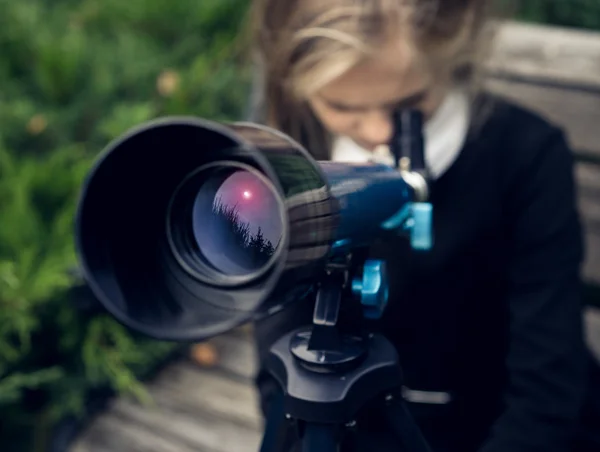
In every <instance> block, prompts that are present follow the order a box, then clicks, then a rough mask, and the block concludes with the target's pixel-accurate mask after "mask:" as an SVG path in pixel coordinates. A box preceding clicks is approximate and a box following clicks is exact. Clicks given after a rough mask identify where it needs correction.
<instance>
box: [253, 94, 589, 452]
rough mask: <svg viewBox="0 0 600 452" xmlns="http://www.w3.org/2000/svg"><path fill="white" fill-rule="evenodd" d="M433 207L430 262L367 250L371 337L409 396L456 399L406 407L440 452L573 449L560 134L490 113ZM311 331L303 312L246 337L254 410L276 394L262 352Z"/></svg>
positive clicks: (399, 250)
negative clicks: (378, 293)
mask: <svg viewBox="0 0 600 452" xmlns="http://www.w3.org/2000/svg"><path fill="white" fill-rule="evenodd" d="M431 201H432V203H433V206H434V235H435V247H434V248H433V250H432V251H430V252H428V253H420V254H416V253H413V252H412V251H411V250H410V249H409V248H408V245H407V243H406V241H405V240H404V239H402V238H399V239H398V240H397V241H395V242H393V243H391V242H389V241H388V242H386V243H384V244H379V245H375V246H373V249H372V250H371V253H372V255H373V256H377V257H380V258H385V259H386V260H387V263H388V269H389V274H390V280H391V287H390V301H389V304H388V308H387V311H386V312H385V315H384V317H383V319H382V320H381V321H379V322H377V325H376V328H377V329H378V330H379V331H381V332H383V333H384V334H385V335H386V336H387V338H388V339H390V340H391V341H392V342H393V343H394V345H395V346H396V347H397V350H398V352H399V355H400V358H401V361H402V367H403V371H404V373H405V382H404V383H405V385H406V386H407V387H408V388H410V389H413V390H423V391H436V392H447V393H449V394H451V396H452V401H451V402H450V403H448V404H446V405H429V404H420V403H410V406H411V409H412V410H413V413H414V415H415V417H416V419H417V421H418V423H419V425H420V426H421V428H422V429H423V431H424V433H425V435H426V436H427V438H428V439H429V440H430V441H431V442H432V444H433V445H434V446H435V445H436V444H440V446H439V448H438V449H439V450H450V451H453V452H454V451H456V452H470V451H480V452H541V451H544V452H567V451H569V450H571V449H570V446H569V444H570V441H571V440H572V436H573V433H574V431H575V426H576V422H577V419H578V416H579V412H580V409H581V404H582V400H583V397H584V381H585V378H586V369H585V363H586V361H585V346H584V342H583V335H582V321H581V302H580V279H579V275H580V265H581V262H582V259H583V247H582V232H581V228H580V221H579V216H578V212H577V210H576V189H575V183H574V171H573V155H572V152H571V150H570V149H569V147H568V145H567V143H566V140H565V137H564V135H563V132H562V131H561V130H560V129H559V128H557V127H555V126H553V125H551V124H549V123H548V122H547V121H545V120H543V119H542V118H540V117H538V116H537V115H535V114H533V113H531V112H529V111H526V110H524V109H522V108H519V107H516V106H514V105H511V104H508V103H506V102H502V101H496V103H495V106H494V109H493V111H492V113H491V114H490V115H489V117H487V118H486V119H485V123H484V125H483V126H482V127H481V128H480V129H479V130H478V132H477V133H476V134H474V135H473V136H472V137H471V138H470V139H469V141H468V142H467V144H466V145H465V146H464V149H463V150H462V152H461V154H460V156H459V157H458V159H457V160H456V161H455V163H454V164H453V165H452V166H451V167H450V168H449V170H448V171H447V172H446V173H444V174H443V175H442V176H441V177H440V178H439V179H438V180H437V181H435V182H434V184H433V186H432V191H431ZM311 318H312V304H311V303H308V302H305V303H297V304H296V305H295V306H292V307H290V308H288V309H287V310H285V311H284V312H282V313H279V314H277V315H276V316H274V317H272V318H268V319H266V320H263V321H261V322H259V323H257V324H256V325H255V331H256V339H257V344H258V348H259V353H260V357H261V371H260V373H259V375H258V377H257V385H258V388H259V391H260V393H261V400H262V402H263V408H265V407H266V405H267V404H268V402H269V400H270V399H269V398H270V395H271V394H272V393H273V391H276V390H278V388H277V386H276V384H275V383H274V381H273V380H272V378H271V377H270V376H269V375H268V374H267V372H266V370H265V368H264V357H265V356H266V353H267V350H268V347H269V345H270V344H271V343H272V342H273V341H274V340H275V339H277V337H279V336H280V335H281V334H282V333H284V332H285V331H288V330H289V329H290V328H293V327H295V326H298V325H302V324H304V323H310V321H311ZM265 409H266V408H265Z"/></svg>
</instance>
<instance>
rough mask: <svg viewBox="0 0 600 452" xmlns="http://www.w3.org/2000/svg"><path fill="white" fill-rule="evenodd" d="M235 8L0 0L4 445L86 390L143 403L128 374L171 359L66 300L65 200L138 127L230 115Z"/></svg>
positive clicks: (237, 1) (213, 2) (76, 407)
mask: <svg viewBox="0 0 600 452" xmlns="http://www.w3.org/2000/svg"><path fill="white" fill-rule="evenodd" d="M246 4H247V0H201V1H198V0H180V1H177V2H172V1H167V0H143V1H142V0H130V1H127V2H125V1H121V0H82V1H78V2H75V1H73V0H56V1H53V2H46V1H43V0H22V1H10V0H0V54H1V55H2V58H0V219H1V221H0V413H2V414H1V415H0V437H3V438H4V434H5V433H7V432H10V433H12V434H15V433H14V432H17V431H23V432H24V433H25V435H24V438H25V439H26V440H27V441H26V442H25V443H24V444H26V445H21V446H19V447H18V449H17V450H30V448H31V445H32V444H33V443H38V444H39V442H38V441H39V440H37V439H35V437H36V432H38V431H42V430H45V429H47V428H48V426H51V425H53V424H54V423H55V422H56V421H57V420H58V419H60V418H61V417H62V416H64V415H66V414H78V413H82V408H83V403H84V400H85V395H86V394H87V393H88V391H89V390H90V389H92V388H101V387H104V386H109V387H111V388H113V389H115V390H117V391H120V392H126V393H132V394H134V395H136V396H137V397H139V398H141V399H143V400H147V397H146V394H145V392H144V389H143V386H142V385H141V384H140V382H139V376H140V375H141V374H143V373H144V372H146V371H147V370H148V369H150V368H151V367H152V366H153V365H154V364H156V363H157V362H159V361H160V360H161V359H163V358H164V357H165V356H166V355H167V354H168V353H169V352H171V351H172V350H173V348H174V345H173V344H169V343H162V342H157V341H152V340H149V339H147V338H139V337H137V336H136V335H134V334H132V333H131V332H129V331H127V330H126V329H125V328H124V327H123V326H122V325H120V324H119V323H117V322H116V321H115V320H114V319H113V318H112V317H110V316H108V315H106V314H104V313H102V314H100V315H98V314H94V315H91V314H89V313H88V312H87V311H85V310H81V309H80V308H78V304H77V303H76V302H77V300H73V299H72V298H73V297H72V295H71V289H72V287H74V286H76V285H77V284H78V283H80V281H79V280H78V279H77V277H76V276H75V274H74V272H73V271H72V270H73V268H75V267H76V265H77V261H76V256H75V251H74V241H73V218H74V212H75V206H76V200H77V195H78V191H79V187H80V185H81V183H82V180H83V178H84V177H85V174H86V173H87V170H88V169H89V168H90V165H91V164H92V161H93V159H94V157H95V156H96V155H97V154H98V152H99V151H100V150H101V149H102V148H103V147H104V146H106V144H107V143H108V142H109V141H111V140H112V139H114V138H115V137H117V136H118V135H120V134H121V133H123V132H124V131H126V130H127V129H129V128H130V127H132V126H134V125H137V124H138V123H140V122H142V121H145V120H147V119H151V118H154V117H159V116H163V115H167V114H176V115H197V116H203V117H209V118H212V119H216V120H229V119H237V118H239V117H240V116H241V114H242V109H243V108H244V106H245V104H246V99H247V97H248V86H249V73H248V69H247V65H246V64H245V60H244V50H245V49H244V47H243V44H244V42H243V40H240V39H238V34H239V32H240V28H241V27H240V25H241V24H242V23H243V21H244V20H245V11H246V8H245V7H246ZM140 163H141V164H143V162H140ZM40 424H43V425H40ZM31 432H33V433H34V434H32V433H31ZM19 439H23V438H19ZM30 440H31V441H30ZM11 441H14V438H11ZM11 445H12V446H13V447H15V444H14V443H13V444H11ZM0 449H2V450H8V449H6V448H5V445H4V444H0ZM11 450H12V449H11Z"/></svg>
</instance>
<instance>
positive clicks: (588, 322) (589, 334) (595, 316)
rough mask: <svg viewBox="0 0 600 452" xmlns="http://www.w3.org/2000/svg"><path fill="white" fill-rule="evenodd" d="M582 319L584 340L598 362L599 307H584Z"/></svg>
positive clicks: (599, 348) (599, 345) (599, 354)
mask: <svg viewBox="0 0 600 452" xmlns="http://www.w3.org/2000/svg"><path fill="white" fill-rule="evenodd" d="M584 319H585V327H586V331H585V337H586V342H587V344H588V347H589V348H590V350H591V351H592V354H593V355H594V356H595V357H596V359H597V360H598V362H600V309H595V308H588V309H586V311H585V316H584Z"/></svg>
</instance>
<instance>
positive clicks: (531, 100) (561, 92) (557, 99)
mask: <svg viewBox="0 0 600 452" xmlns="http://www.w3.org/2000/svg"><path fill="white" fill-rule="evenodd" d="M486 87H487V88H488V89H489V90H490V91H491V92H493V93H496V94H499V95H501V96H502V97H504V98H506V99H509V100H511V101H513V102H515V103H517V104H519V105H522V106H524V107H526V108H529V109H531V110H533V111H536V112H538V113H540V114H541V115H543V116H544V117H546V118H547V119H549V120H550V121H552V122H554V123H556V124H557V125H559V126H561V127H563V129H564V130H565V132H566V133H567V136H568V138H569V142H570V144H571V146H572V147H573V149H574V151H575V152H577V153H581V152H583V153H589V154H591V155H593V156H595V157H597V158H598V159H600V130H599V128H598V124H600V91H599V92H598V93H589V92H584V91H575V90H569V89H566V88H555V87H547V86H542V85H536V84H532V83H527V82H516V81H509V80H502V79H495V78H490V79H487V80H486Z"/></svg>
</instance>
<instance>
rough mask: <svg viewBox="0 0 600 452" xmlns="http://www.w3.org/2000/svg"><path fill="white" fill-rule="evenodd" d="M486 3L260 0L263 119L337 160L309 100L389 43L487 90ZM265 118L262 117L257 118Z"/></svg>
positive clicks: (256, 8) (256, 17) (256, 38)
mask: <svg viewBox="0 0 600 452" xmlns="http://www.w3.org/2000/svg"><path fill="white" fill-rule="evenodd" d="M486 6H487V2H486V1H484V0H285V1H284V0H253V4H252V8H251V13H252V33H253V37H252V39H253V42H254V43H255V45H256V48H255V50H256V53H255V56H256V57H257V60H258V67H259V68H260V69H259V70H260V77H259V79H258V83H259V85H258V86H257V87H256V88H257V89H258V90H259V92H260V93H261V96H260V99H259V101H260V107H261V108H262V111H261V114H260V116H261V118H260V119H261V121H262V122H264V123H266V124H267V125H269V126H271V127H274V128H276V129H278V130H280V131H282V132H284V133H286V134H288V135H290V136H291V137H292V138H294V139H295V140H297V141H299V142H300V143H301V144H302V145H304V146H305V147H306V148H307V149H308V150H309V151H310V152H311V153H312V154H313V155H314V156H315V157H316V158H318V159H327V158H329V152H330V151H329V150H330V146H331V137H330V136H329V134H328V133H327V131H326V130H325V129H324V128H323V126H322V125H321V124H320V122H319V121H318V120H317V118H316V117H315V116H314V114H313V113H312V111H311V109H310V108H309V106H308V103H307V102H306V99H307V97H308V96H309V95H311V94H312V93H314V92H316V91H318V90H319V89H320V88H322V87H323V86H325V85H326V84H327V83H328V82H330V81H332V80H334V79H335V78H337V77H338V76H340V75H342V74H343V73H344V72H346V71H347V70H349V69H351V68H352V67H353V66H355V65H356V64H358V63H360V62H361V61H363V60H364V59H365V58H369V57H370V56H373V55H374V53H375V52H376V51H377V49H380V48H381V47H382V46H383V45H385V43H386V42H388V40H389V39H394V38H400V39H401V40H402V42H403V43H404V44H405V47H406V48H407V50H408V51H409V52H410V53H411V55H412V56H414V57H416V58H420V59H421V60H422V61H423V63H425V64H426V65H428V67H429V68H430V69H431V70H432V72H433V73H435V74H436V75H437V76H439V77H440V79H444V80H448V81H450V82H451V83H455V84H460V85H462V86H464V87H467V88H468V89H469V91H470V92H471V93H472V94H473V98H474V97H475V96H476V93H477V92H478V91H479V86H480V84H479V80H480V77H479V76H478V75H479V73H480V71H479V68H480V67H481V56H482V54H483V53H484V52H485V49H486V46H485V44H487V43H489V42H490V41H489V39H488V40H486V39H483V38H484V37H485V36H488V37H489V36H490V34H489V33H484V30H485V27H484V25H485V24H486V21H485V18H486V17H487V10H486ZM253 119H255V120H257V119H258V118H257V117H255V118H253Z"/></svg>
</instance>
